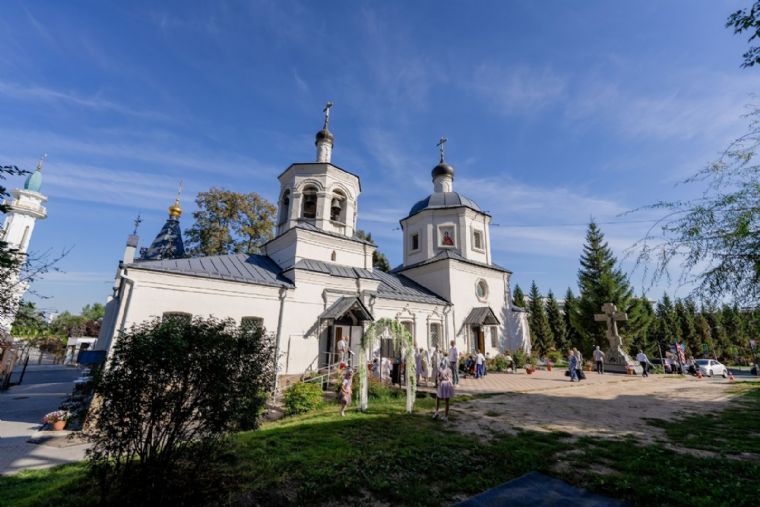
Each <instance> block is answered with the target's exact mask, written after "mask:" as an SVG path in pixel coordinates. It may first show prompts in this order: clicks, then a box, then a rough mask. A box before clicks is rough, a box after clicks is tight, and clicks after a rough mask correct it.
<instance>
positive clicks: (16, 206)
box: [0, 155, 47, 336]
mask: <svg viewBox="0 0 760 507" xmlns="http://www.w3.org/2000/svg"><path fill="white" fill-rule="evenodd" d="M46 158H47V155H43V157H42V158H41V159H40V161H39V163H38V164H37V168H36V169H35V171H34V172H33V173H32V174H30V175H29V176H28V177H27V178H26V181H25V182H24V188H17V189H15V190H13V191H11V195H12V196H13V197H12V199H11V200H10V201H8V202H6V203H5V204H6V205H7V206H8V212H7V213H6V215H5V223H4V224H3V229H2V230H1V231H0V240H2V241H5V242H6V243H7V245H8V249H9V250H11V251H14V252H15V253H17V254H18V255H19V256H25V255H26V253H27V252H28V251H29V242H30V241H31V239H32V232H34V226H35V224H36V223H37V220H44V219H45V218H46V217H47V210H46V209H45V207H44V206H43V204H44V203H45V202H47V197H46V196H44V195H42V194H41V193H40V188H41V187H42V166H43V165H44V163H45V159H46ZM12 276H14V277H15V278H16V279H18V276H19V274H18V273H14V274H13V275H12ZM14 287H15V289H14V291H15V293H16V294H14V297H13V298H12V302H13V303H14V305H13V306H14V308H13V309H12V311H10V312H9V313H8V314H7V315H5V314H0V336H1V335H6V336H7V335H9V334H10V330H11V325H12V324H13V321H14V320H15V318H16V310H17V309H18V304H19V303H20V302H21V298H22V297H23V295H24V293H25V292H26V289H27V284H26V283H24V282H23V281H21V282H20V283H16V284H14Z"/></svg>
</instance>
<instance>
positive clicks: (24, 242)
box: [19, 225, 29, 250]
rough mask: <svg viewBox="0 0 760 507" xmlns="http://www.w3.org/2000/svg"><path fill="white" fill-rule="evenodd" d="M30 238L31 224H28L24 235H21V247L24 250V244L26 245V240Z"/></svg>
mask: <svg viewBox="0 0 760 507" xmlns="http://www.w3.org/2000/svg"><path fill="white" fill-rule="evenodd" d="M28 238H29V226H28V225H27V226H26V227H24V235H23V236H22V237H21V244H20V245H19V247H20V248H21V249H22V250H23V248H24V245H26V240H27V239H28Z"/></svg>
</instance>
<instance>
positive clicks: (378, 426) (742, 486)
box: [0, 386, 760, 507]
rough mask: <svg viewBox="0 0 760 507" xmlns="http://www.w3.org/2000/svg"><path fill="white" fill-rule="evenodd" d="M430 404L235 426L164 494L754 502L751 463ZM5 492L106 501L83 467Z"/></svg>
mask: <svg viewBox="0 0 760 507" xmlns="http://www.w3.org/2000/svg"><path fill="white" fill-rule="evenodd" d="M747 389H748V392H749V393H752V394H746V393H745V398H744V400H745V401H746V403H748V404H752V406H754V407H755V408H758V405H760V397H758V395H757V392H758V389H757V386H755V387H752V388H747ZM537 396H540V395H537ZM433 404H434V401H433V400H432V399H421V400H419V402H418V403H417V405H416V409H415V410H416V413H415V414H414V415H407V414H405V413H404V411H403V406H404V401H403V399H402V400H393V401H386V402H374V403H371V404H370V411H369V412H368V413H367V414H359V413H357V412H355V411H351V412H349V413H348V414H347V416H346V417H343V418H341V417H339V416H338V411H337V408H336V407H335V406H331V407H328V408H325V409H322V410H320V411H318V412H315V413H312V414H307V415H304V416H300V417H295V418H292V419H286V420H283V421H279V422H276V423H270V424H267V425H265V426H264V427H262V428H261V429H260V430H258V431H252V432H246V433H239V434H236V435H234V436H232V437H231V438H230V439H229V440H228V441H226V442H225V445H224V446H223V447H221V448H220V449H219V451H218V452H216V453H213V454H212V455H208V456H204V457H202V458H201V459H202V460H203V461H202V463H200V464H201V465H202V466H201V467H197V465H198V463H195V464H193V465H194V466H195V468H194V469H195V470H200V472H199V473H198V474H197V475H187V476H185V477H180V479H178V480H177V482H176V483H174V484H167V485H166V488H165V490H164V491H163V494H164V495H166V494H167V493H169V492H171V491H172V490H176V488H178V487H181V488H183V491H182V494H181V497H180V500H179V503H181V504H184V505H235V506H243V505H263V504H266V505H292V504H298V505H301V504H303V505H315V504H325V503H330V504H332V503H335V502H336V501H340V502H342V503H359V502H361V501H366V502H368V503H377V502H383V503H389V504H393V505H399V504H401V505H442V504H449V503H452V502H454V501H456V500H458V499H462V498H465V497H468V496H471V495H474V494H477V493H480V492H482V491H484V490H486V489H489V488H491V487H494V486H496V485H499V484H501V483H503V482H506V481H508V480H510V479H513V478H515V477H518V476H520V475H522V474H524V473H526V472H529V471H533V470H537V471H542V472H545V473H548V474H550V475H555V476H556V475H558V474H559V476H560V477H561V478H563V479H565V480H567V481H568V482H571V483H573V484H576V485H579V486H584V487H588V488H589V489H591V490H592V491H594V492H597V493H600V494H603V495H606V496H611V497H617V498H621V499H626V500H629V501H632V502H634V503H636V504H639V505H684V506H689V507H694V506H701V505H705V506H707V505H711V506H712V505H726V504H735V505H746V504H749V503H750V502H751V500H752V499H753V495H756V494H757V486H756V482H757V481H756V478H757V477H758V476H760V464H758V463H755V462H751V461H738V460H728V459H719V458H695V457H693V456H690V455H686V454H680V453H676V452H673V451H669V450H666V449H665V448H663V447H662V446H659V445H646V446H642V445H640V443H639V442H637V441H636V440H634V439H626V440H606V439H590V438H581V439H579V440H578V441H575V442H571V439H569V438H568V437H569V436H570V435H568V434H566V433H559V432H554V433H534V432H522V433H519V434H517V435H506V434H498V435H495V436H494V438H493V439H491V440H490V441H488V442H485V443H484V442H482V441H481V440H478V439H476V438H475V437H474V436H470V435H466V434H462V433H459V432H457V431H455V430H453V429H452V428H451V427H449V426H446V425H445V424H443V423H441V422H440V421H433V420H432V419H431V418H430V412H431V410H432V407H433ZM734 408H736V407H734ZM734 408H731V409H730V410H733V409H734ZM558 417H562V415H561V414H560V415H558ZM573 417H574V416H573ZM674 424H677V423H674ZM730 427H733V426H730ZM745 450H746V449H745ZM188 469H192V467H191V468H188ZM177 473H178V474H180V475H181V474H182V470H178V471H177ZM0 490H2V491H3V500H6V499H7V500H9V505H23V506H31V505H51V506H52V505H55V506H56V507H66V506H69V505H71V506H73V505H77V506H87V505H96V504H97V502H98V496H97V494H96V490H95V486H94V485H93V481H92V480H90V479H88V478H87V476H86V474H85V470H84V468H83V467H82V466H81V465H77V466H65V467H59V468H55V469H52V470H47V471H40V472H29V473H25V474H21V475H19V476H15V477H9V478H0ZM139 491H140V489H139V488H130V487H129V486H126V487H124V486H122V487H121V489H119V490H118V491H116V493H118V494H117V495H116V496H117V497H118V500H119V503H121V504H124V505H127V504H128V505H141V504H143V505H144V504H146V498H145V497H144V496H143V497H137V496H136V495H137V494H138V492H139ZM6 495H8V496H6ZM173 504H175V503H174V502H173Z"/></svg>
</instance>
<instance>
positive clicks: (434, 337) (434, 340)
mask: <svg viewBox="0 0 760 507" xmlns="http://www.w3.org/2000/svg"><path fill="white" fill-rule="evenodd" d="M430 346H431V347H435V348H437V349H438V350H441V346H442V343H441V325H440V324H439V323H438V322H431V323H430Z"/></svg>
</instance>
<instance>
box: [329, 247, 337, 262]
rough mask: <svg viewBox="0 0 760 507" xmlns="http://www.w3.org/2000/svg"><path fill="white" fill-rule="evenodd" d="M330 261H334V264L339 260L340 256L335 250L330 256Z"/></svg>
mask: <svg viewBox="0 0 760 507" xmlns="http://www.w3.org/2000/svg"><path fill="white" fill-rule="evenodd" d="M330 260H331V261H333V262H335V261H336V260H338V254H337V253H335V250H333V253H332V254H331V255H330Z"/></svg>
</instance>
